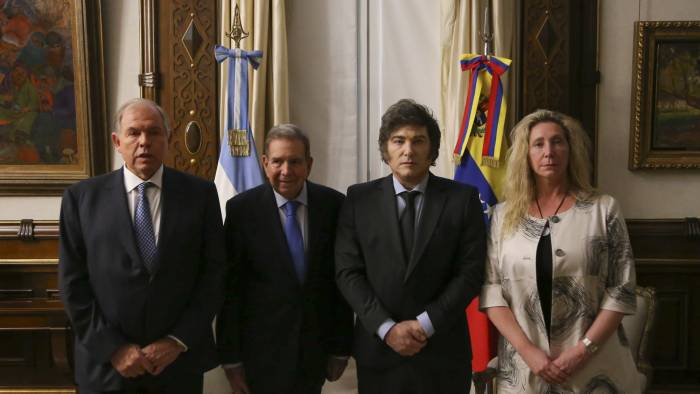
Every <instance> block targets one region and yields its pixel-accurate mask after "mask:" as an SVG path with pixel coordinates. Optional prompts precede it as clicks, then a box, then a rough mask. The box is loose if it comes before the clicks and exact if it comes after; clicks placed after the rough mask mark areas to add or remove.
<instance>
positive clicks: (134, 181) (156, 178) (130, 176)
mask: <svg viewBox="0 0 700 394" xmlns="http://www.w3.org/2000/svg"><path fill="white" fill-rule="evenodd" d="M143 182H151V183H152V184H154V185H156V186H157V187H158V189H161V188H162V185H163V165H162V164H161V165H160V168H158V170H157V171H156V172H155V174H153V176H152V177H151V178H150V179H148V180H146V181H144V180H143V179H141V178H139V177H138V176H136V174H134V173H133V172H131V170H130V169H128V168H127V167H126V166H124V186H126V192H127V193H129V192H131V191H132V190H134V189H135V188H136V186H138V185H140V184H142V183H143Z"/></svg>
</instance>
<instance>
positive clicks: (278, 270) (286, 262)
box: [216, 124, 353, 394]
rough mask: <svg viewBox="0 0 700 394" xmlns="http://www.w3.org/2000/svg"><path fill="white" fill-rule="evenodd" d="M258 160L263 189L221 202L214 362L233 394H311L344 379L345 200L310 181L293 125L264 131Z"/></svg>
mask: <svg viewBox="0 0 700 394" xmlns="http://www.w3.org/2000/svg"><path fill="white" fill-rule="evenodd" d="M262 159H263V166H264V168H265V174H266V176H267V179H268V180H269V184H264V185H261V186H258V187H256V188H254V189H251V190H248V191H246V192H244V193H241V194H239V195H237V196H235V197H233V198H232V199H230V200H229V201H228V203H227V205H226V223H225V225H224V228H225V234H226V250H227V262H228V266H229V274H228V278H227V284H226V295H225V301H224V307H223V309H222V311H221V313H220V314H219V316H218V318H217V330H216V332H217V347H218V349H219V356H220V358H221V363H222V364H223V367H224V369H225V370H226V376H227V377H228V380H229V383H230V386H231V389H232V390H233V393H237V394H241V393H245V394H250V393H253V394H265V393H269V394H279V393H285V394H318V393H320V392H321V386H322V385H323V382H324V380H325V379H328V380H330V381H333V380H336V379H338V378H339V377H340V375H341V374H342V373H343V371H344V369H345V366H346V364H347V359H348V355H349V354H350V345H351V342H352V338H351V337H352V318H353V317H352V311H351V310H350V308H349V306H348V305H347V304H346V303H345V301H344V300H343V298H342V297H341V296H340V293H339V292H338V289H337V288H336V286H335V281H334V253H333V243H334V239H335V227H336V223H337V217H338V211H339V209H340V206H341V204H342V202H343V195H342V194H341V193H339V192H337V191H335V190H332V189H329V188H327V187H324V186H321V185H317V184H314V183H312V182H309V181H308V180H307V178H308V176H309V172H310V171H311V165H312V163H313V159H312V158H311V154H310V150H309V139H308V137H307V136H306V135H305V134H304V133H303V132H302V131H301V129H299V127H297V126H295V125H292V124H282V125H279V126H276V127H273V128H272V129H271V130H270V131H269V132H268V134H267V138H266V139H265V145H264V154H263V157H262Z"/></svg>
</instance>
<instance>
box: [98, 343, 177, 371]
mask: <svg viewBox="0 0 700 394" xmlns="http://www.w3.org/2000/svg"><path fill="white" fill-rule="evenodd" d="M182 352H183V349H182V346H180V345H179V344H178V343H177V342H175V340H173V339H171V338H162V339H159V340H157V341H155V342H153V343H152V344H150V345H148V346H146V347H144V348H140V347H139V346H138V345H134V344H129V345H124V346H122V347H121V348H119V349H118V350H117V351H116V352H115V353H114V354H113V355H112V358H111V360H110V361H111V362H112V366H113V367H114V369H116V370H117V372H119V374H121V375H122V376H124V377H125V378H135V377H138V376H141V375H143V374H145V373H149V374H151V375H159V374H160V373H161V372H163V370H164V369H165V368H167V367H168V365H170V364H172V362H173V361H175V360H176V359H177V357H178V356H179V355H180V353H182Z"/></svg>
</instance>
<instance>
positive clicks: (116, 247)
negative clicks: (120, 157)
mask: <svg viewBox="0 0 700 394" xmlns="http://www.w3.org/2000/svg"><path fill="white" fill-rule="evenodd" d="M60 231H61V237H60V251H59V284H60V288H61V298H62V300H63V302H64V304H65V308H66V312H67V313H68V317H69V318H70V321H71V324H72V328H73V331H74V332H75V339H76V340H75V376H76V380H77V382H78V384H79V385H80V386H83V387H89V388H91V389H93V390H98V391H108V390H118V389H121V388H122V387H123V385H124V379H123V378H122V377H121V375H119V373H118V372H117V371H116V370H115V369H114V368H113V367H112V365H111V363H110V358H111V356H112V355H113V353H114V352H115V351H116V350H117V349H118V348H119V347H121V346H123V345H125V344H129V343H134V344H137V345H139V346H145V345H148V344H150V343H152V342H154V341H155V340H157V339H160V338H163V337H164V336H167V335H174V336H175V337H177V338H178V339H180V340H181V341H182V342H184V343H185V344H186V345H187V346H188V348H189V349H188V351H187V352H184V353H182V354H180V356H179V357H178V359H177V360H176V361H175V362H174V363H173V364H171V365H170V366H169V367H168V368H167V369H166V371H168V370H170V371H176V370H183V371H188V372H189V373H192V372H204V371H206V370H208V369H211V368H213V367H215V366H216V365H217V363H216V350H215V347H214V342H213V334H212V329H211V323H212V320H213V318H214V315H215V314H216V312H217V311H218V309H219V308H220V306H221V301H222V295H223V279H222V278H223V275H224V270H225V265H224V254H225V253H224V244H223V228H222V223H221V213H220V209H219V203H218V198H217V195H216V189H215V188H214V185H213V184H212V183H211V182H207V181H204V180H202V179H199V178H196V177H194V176H191V175H187V174H185V173H182V172H179V171H176V170H173V169H170V168H167V167H166V168H164V171H163V184H162V190H161V225H160V235H159V240H158V251H157V255H156V258H155V264H154V266H155V269H154V272H153V273H152V274H149V272H148V271H147V270H146V268H145V266H144V264H143V262H142V260H141V257H140V255H139V251H138V246H137V244H136V241H135V236H134V231H133V225H132V220H131V218H130V214H129V208H128V205H127V195H126V191H125V189H124V175H123V169H120V170H117V171H114V172H112V173H109V174H106V175H102V176H98V177H95V178H91V179H88V180H85V181H82V182H79V183H77V184H75V185H73V186H71V187H69V188H68V189H67V190H66V191H65V193H64V195H63V201H62V205H61V219H60Z"/></svg>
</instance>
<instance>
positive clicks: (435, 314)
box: [335, 174, 486, 370]
mask: <svg viewBox="0 0 700 394" xmlns="http://www.w3.org/2000/svg"><path fill="white" fill-rule="evenodd" d="M396 205H397V204H396V195H395V191H394V185H393V181H392V176H391V175H389V176H388V177H385V178H381V179H377V180H374V181H371V182H367V183H363V184H358V185H354V186H351V187H350V188H349V189H348V195H347V198H346V200H345V203H344V205H343V208H342V210H341V213H340V219H339V224H338V232H337V239H336V245H335V252H336V266H337V268H336V279H337V281H338V287H339V289H340V290H341V292H342V294H343V295H344V296H345V298H346V299H347V300H348V303H349V304H350V306H351V307H352V308H353V309H354V310H355V313H356V314H357V317H358V319H357V321H356V326H355V344H354V347H353V354H354V356H355V358H356V359H357V362H358V364H359V365H360V366H363V367H369V368H377V369H383V368H391V367H394V366H396V365H398V364H400V363H402V362H415V363H419V364H420V363H422V365H430V366H432V367H433V368H434V367H435V366H440V367H441V368H450V367H456V368H464V369H465V370H470V369H471V368H470V364H469V362H470V360H471V350H470V349H471V348H470V343H469V331H468V327H467V322H466V315H465V308H466V306H467V305H468V304H469V302H470V301H471V300H472V298H474V296H476V295H477V294H478V293H479V291H480V289H481V284H482V282H483V271H484V261H485V260H484V259H485V251H486V234H485V229H484V219H483V213H482V209H481V204H480V203H479V198H478V192H477V190H476V189H474V188H473V187H471V186H467V185H463V184H460V183H457V182H454V181H452V180H448V179H444V178H440V177H437V176H434V175H432V174H430V178H429V179H428V185H427V187H426V190H425V196H424V199H423V208H422V213H421V218H420V222H419V224H418V229H417V233H416V240H415V242H414V249H413V253H412V255H411V259H410V261H405V260H406V259H405V257H404V254H403V249H402V246H401V233H400V229H399V224H398V217H397V208H396ZM423 311H427V312H428V316H429V317H430V320H431V321H432V323H433V327H434V328H435V334H434V335H433V336H432V337H430V338H429V339H428V343H427V345H426V346H425V347H424V348H423V349H422V350H421V351H420V352H419V353H418V354H416V355H414V356H412V357H402V356H400V355H399V354H398V353H396V352H394V351H393V350H392V349H391V348H390V347H389V346H388V345H386V344H385V343H384V342H383V341H382V340H381V339H380V338H379V336H378V335H377V329H378V328H379V326H380V325H381V324H382V323H383V322H384V321H385V320H386V319H389V318H391V319H393V320H394V321H396V322H401V321H403V320H415V319H416V316H418V315H419V314H420V313H422V312H423Z"/></svg>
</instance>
